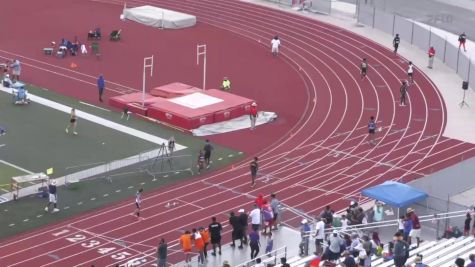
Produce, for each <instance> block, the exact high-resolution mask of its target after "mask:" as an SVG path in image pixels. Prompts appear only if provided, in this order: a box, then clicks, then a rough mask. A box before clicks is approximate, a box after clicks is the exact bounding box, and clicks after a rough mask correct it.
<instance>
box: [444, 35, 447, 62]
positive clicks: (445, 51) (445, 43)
mask: <svg viewBox="0 0 475 267" xmlns="http://www.w3.org/2000/svg"><path fill="white" fill-rule="evenodd" d="M446 54H447V36H445V42H444V63H445V55H446Z"/></svg>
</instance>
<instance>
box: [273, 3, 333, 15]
mask: <svg viewBox="0 0 475 267" xmlns="http://www.w3.org/2000/svg"><path fill="white" fill-rule="evenodd" d="M267 1H269V2H274V3H278V4H280V5H285V6H290V7H297V8H298V9H299V10H307V11H310V12H314V13H321V14H330V12H331V7H332V1H331V0H267Z"/></svg>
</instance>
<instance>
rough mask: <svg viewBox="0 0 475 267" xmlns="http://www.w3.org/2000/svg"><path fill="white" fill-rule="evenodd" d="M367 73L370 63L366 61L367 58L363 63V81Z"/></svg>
mask: <svg viewBox="0 0 475 267" xmlns="http://www.w3.org/2000/svg"><path fill="white" fill-rule="evenodd" d="M367 71H368V62H367V61H366V58H363V61H362V62H361V79H364V78H365V77H366V73H367Z"/></svg>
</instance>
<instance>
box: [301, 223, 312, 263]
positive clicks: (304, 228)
mask: <svg viewBox="0 0 475 267" xmlns="http://www.w3.org/2000/svg"><path fill="white" fill-rule="evenodd" d="M300 223H301V226H300V238H301V239H300V245H299V248H300V256H308V245H309V242H310V231H311V230H310V226H309V225H308V221H307V219H303V220H302V221H301V222H300Z"/></svg>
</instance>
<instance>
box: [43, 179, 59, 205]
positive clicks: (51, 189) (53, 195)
mask: <svg viewBox="0 0 475 267" xmlns="http://www.w3.org/2000/svg"><path fill="white" fill-rule="evenodd" d="M48 193H49V202H48V205H46V207H45V211H46V212H49V208H50V206H51V205H53V213H54V212H58V211H59V209H58V206H57V201H58V195H57V188H56V180H52V181H51V183H50V184H49V185H48Z"/></svg>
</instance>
